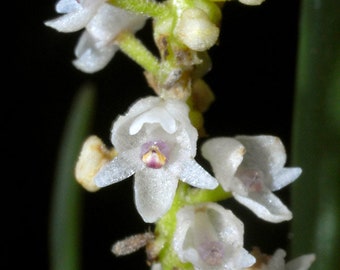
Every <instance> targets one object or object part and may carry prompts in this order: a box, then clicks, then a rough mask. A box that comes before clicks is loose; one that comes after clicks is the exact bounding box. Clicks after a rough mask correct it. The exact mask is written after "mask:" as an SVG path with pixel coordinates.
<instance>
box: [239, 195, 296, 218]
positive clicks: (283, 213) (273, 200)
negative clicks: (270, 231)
mask: <svg viewBox="0 0 340 270" xmlns="http://www.w3.org/2000/svg"><path fill="white" fill-rule="evenodd" d="M233 195H234V198H235V199H236V200H237V201H238V202H240V203H241V204H243V205H245V206H246V207H248V208H249V209H250V210H251V211H253V212H254V213H255V214H256V215H257V216H258V217H259V218H262V219H264V220H266V221H269V222H273V223H278V222H282V221H287V220H290V219H292V213H291V211H290V210H289V209H288V208H287V207H286V206H285V205H284V204H283V203H282V202H281V200H280V199H279V198H278V197H276V196H275V195H274V194H273V193H271V192H269V191H267V192H249V194H248V197H246V196H241V195H239V194H236V193H233Z"/></svg>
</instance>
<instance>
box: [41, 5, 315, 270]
mask: <svg viewBox="0 0 340 270" xmlns="http://www.w3.org/2000/svg"><path fill="white" fill-rule="evenodd" d="M225 2H226V1H215V0H165V1H154V0H59V1H58V2H57V4H56V11H57V12H58V13H60V14H61V15H60V16H59V17H57V18H55V19H52V20H49V21H46V22H45V24H46V25H47V26H49V27H52V28H54V29H56V30H58V31H60V32H76V31H78V30H82V31H83V32H82V34H81V36H80V38H79V41H78V44H77V46H76V48H75V56H76V59H75V60H74V61H73V64H74V66H75V67H76V68H77V69H79V70H81V71H83V72H86V73H93V72H97V71H100V70H102V69H103V68H105V66H106V65H107V64H108V63H109V62H110V61H111V59H112V58H113V57H114V55H115V53H116V52H117V51H118V50H121V51H122V52H123V53H125V54H126V55H127V56H128V57H129V58H131V59H132V60H134V61H135V62H136V63H137V64H139V65H140V66H141V67H142V68H143V69H144V75H145V78H146V81H147V83H148V85H149V87H150V88H152V89H153V91H154V95H150V96H147V97H143V98H139V99H138V100H137V101H136V102H135V103H134V104H132V105H131V106H130V108H128V110H127V112H126V113H124V114H122V115H120V116H118V117H117V118H116V119H115V120H114V122H113V126H112V130H111V142H112V147H107V146H106V145H104V143H103V142H102V140H101V139H100V138H98V137H97V136H95V135H92V136H90V137H88V139H87V140H86V141H85V142H84V144H83V147H82V149H81V152H80V154H79V159H78V161H77V164H76V168H75V177H76V180H77V181H78V182H79V183H80V184H81V185H82V186H83V187H84V188H85V189H86V190H88V191H90V192H95V191H98V190H99V189H100V188H104V187H106V186H108V185H112V184H114V183H118V182H120V181H122V180H125V179H129V178H130V177H132V178H133V181H134V199H135V205H136V208H137V211H138V213H139V214H140V217H141V218H142V219H143V221H144V222H145V223H151V224H154V225H155V228H154V231H153V232H150V231H149V232H146V233H141V234H137V235H132V236H130V237H127V238H125V239H123V240H120V241H118V242H116V243H115V244H114V245H113V246H112V252H113V253H114V254H115V255H117V256H122V255H127V254H130V253H132V252H134V251H137V250H139V249H140V248H143V247H145V249H146V253H147V262H148V265H149V266H150V267H151V268H152V269H154V270H156V269H163V270H172V269H178V270H180V269H181V270H186V269H199V270H208V269H212V270H220V269H221V270H222V269H225V270H232V269H235V270H238V269H263V270H264V269H271V270H274V269H275V270H276V269H277V270H281V269H282V270H283V269H295V270H305V269H308V268H309V267H310V265H311V264H312V262H313V261H314V259H315V256H314V254H307V255H303V256H301V257H299V258H296V259H294V260H292V261H289V262H287V263H286V262H285V259H284V258H285V255H286V252H285V251H284V250H283V249H280V248H278V249H277V251H276V252H275V253H274V254H273V255H266V254H262V253H261V251H259V250H258V249H254V250H252V251H248V250H246V249H245V248H244V224H243V222H242V221H241V220H240V219H239V218H238V217H237V216H236V215H235V214H234V213H233V212H232V211H231V210H230V209H226V208H225V207H223V205H222V203H221V202H223V201H224V200H227V199H229V198H232V197H233V198H235V199H236V200H237V201H238V202H239V203H240V204H242V205H244V206H245V207H247V208H249V209H250V210H251V211H252V212H253V213H254V214H255V215H256V216H257V217H259V218H261V219H263V220H265V221H268V222H272V223H279V222H283V221H289V220H290V219H292V213H291V211H290V210H289V209H288V208H287V206H286V205H285V204H284V203H283V202H282V201H281V200H280V198H278V197H277V196H276V195H275V194H274V192H275V191H277V190H280V189H282V188H283V187H285V186H287V185H289V184H291V183H292V182H293V181H295V180H296V179H297V178H298V177H299V175H300V174H301V172H302V170H301V168H299V167H285V163H286V152H285V148H284V146H283V144H282V142H281V140H280V139H279V138H278V137H275V136H271V135H252V136H247V135H241V136H235V137H212V138H210V137H209V136H207V135H206V133H205V130H204V125H203V123H204V121H203V114H204V112H205V111H206V110H207V109H208V108H209V105H210V104H211V103H212V102H213V101H214V95H213V93H212V91H211V89H210V88H209V86H208V85H207V83H206V82H205V81H204V80H203V77H204V75H205V74H206V73H207V72H208V71H209V70H210V69H211V61H210V58H209V54H208V50H209V49H210V48H211V47H212V46H214V45H215V44H216V43H217V42H218V38H219V33H220V23H221V19H222V8H223V7H224V6H225V5H227V4H226V3H225ZM240 2H241V3H242V4H245V5H260V4H261V3H262V2H263V1H262V0H242V1H241V0H240ZM147 20H152V29H153V38H154V41H155V44H156V46H157V48H158V50H159V55H155V54H154V53H152V52H151V51H150V50H149V49H148V48H147V47H146V46H145V45H144V44H143V42H142V41H141V40H140V39H139V38H137V37H136V32H137V31H139V30H140V29H142V28H143V27H144V25H145V24H146V22H147ZM199 139H200V140H202V141H203V143H202V144H199V142H200V141H199ZM198 145H199V146H200V147H198ZM197 152H199V153H200V154H201V155H202V157H203V158H205V159H206V160H207V161H208V162H209V164H210V165H211V169H207V168H204V166H202V165H201V164H200V163H199V162H198V161H197V160H196V156H197Z"/></svg>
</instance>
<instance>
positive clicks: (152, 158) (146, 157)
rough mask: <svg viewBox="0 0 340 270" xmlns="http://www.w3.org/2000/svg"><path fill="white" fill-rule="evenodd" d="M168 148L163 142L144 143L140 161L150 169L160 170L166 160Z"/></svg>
mask: <svg viewBox="0 0 340 270" xmlns="http://www.w3.org/2000/svg"><path fill="white" fill-rule="evenodd" d="M168 155H169V148H168V146H167V144H166V143H165V142H164V141H160V140H159V141H151V142H147V143H144V144H143V145H142V148H141V159H142V161H143V162H144V163H145V165H146V166H147V167H149V168H152V169H159V168H162V167H163V166H164V165H165V163H166V162H167V160H168Z"/></svg>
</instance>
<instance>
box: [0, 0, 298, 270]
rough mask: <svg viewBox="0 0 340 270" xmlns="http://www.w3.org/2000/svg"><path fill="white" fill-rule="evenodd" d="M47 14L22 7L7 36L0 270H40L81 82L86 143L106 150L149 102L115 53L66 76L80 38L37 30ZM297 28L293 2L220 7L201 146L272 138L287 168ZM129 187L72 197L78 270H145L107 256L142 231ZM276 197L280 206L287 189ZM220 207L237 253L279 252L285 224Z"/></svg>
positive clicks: (44, 6) (133, 260)
mask: <svg viewBox="0 0 340 270" xmlns="http://www.w3.org/2000/svg"><path fill="white" fill-rule="evenodd" d="M17 5H18V4H17ZM54 5H55V1H46V0H44V1H42V0H38V1H34V3H32V2H27V1H26V2H25V3H22V5H21V4H20V9H19V10H20V11H19V14H14V16H15V17H16V16H18V17H19V20H17V21H16V23H15V26H16V27H15V31H13V32H12V34H13V33H14V35H15V52H14V55H15V57H14V58H13V57H11V60H10V61H9V66H10V70H11V73H12V72H14V78H11V84H10V87H9V88H8V89H9V90H7V92H8V94H9V95H7V97H5V96H4V98H3V100H4V101H5V105H4V106H3V108H5V109H6V111H5V113H4V116H5V124H6V125H7V124H8V129H6V131H4V132H3V135H4V139H5V143H4V144H3V146H2V148H3V149H4V150H5V152H3V153H6V155H7V159H8V160H9V161H10V162H9V163H10V165H12V166H8V167H7V168H5V171H7V172H8V171H9V173H7V175H10V176H6V180H4V182H6V183H9V184H10V187H9V189H5V190H4V194H3V197H4V198H7V197H8V196H9V197H10V199H9V200H8V199H6V200H5V203H4V209H5V215H6V224H8V225H9V226H8V230H7V229H6V230H5V239H8V241H6V242H5V252H3V255H4V258H5V260H4V262H5V264H6V263H8V264H9V265H8V266H7V267H6V268H4V269H19V267H23V266H27V267H30V268H34V269H44V270H45V269H46V270H47V269H49V260H48V237H49V232H48V222H49V214H50V212H49V210H50V200H51V192H52V185H53V181H54V169H55V164H56V158H57V154H58V148H59V145H60V141H61V138H62V133H63V129H64V124H65V121H66V119H67V115H68V113H69V109H70V107H71V104H72V102H73V99H74V97H75V96H76V94H77V92H78V89H79V88H80V87H81V86H82V85H83V84H84V83H86V82H91V83H93V84H94V85H95V86H96V88H97V99H96V111H95V121H94V123H93V128H92V133H93V134H96V135H98V136H99V137H101V138H102V139H103V140H104V141H105V142H107V143H109V134H110V128H111V125H112V121H113V120H114V118H115V117H116V116H117V114H119V113H124V112H125V111H126V110H127V108H128V106H129V105H130V104H131V103H132V102H134V101H135V100H136V99H137V98H139V97H143V96H146V95H152V94H153V92H152V90H151V89H150V88H149V87H148V86H147V84H146V82H145V79H144V77H143V74H142V70H141V68H140V67H138V66H137V65H136V64H135V63H134V62H132V61H131V60H130V59H128V58H127V57H126V56H125V55H123V54H122V53H120V52H119V53H117V55H116V56H115V57H114V59H113V60H112V61H111V62H110V64H109V65H108V66H107V67H106V68H105V69H104V70H102V71H100V72H98V73H96V74H92V75H90V74H84V73H81V72H80V71H78V70H76V69H75V68H74V67H73V66H72V64H71V61H72V60H73V59H74V54H73V50H74V47H75V46H76V43H77V40H78V37H79V35H80V32H77V33H70V34H65V33H58V32H56V31H55V30H54V29H52V28H48V27H45V26H44V24H43V22H44V21H46V20H48V19H51V18H54V17H56V16H57V13H56V12H55V10H54ZM298 21H299V1H292V2H289V3H286V2H283V1H274V0H267V1H266V2H265V3H263V4H262V5H261V6H258V7H250V6H245V5H242V4H239V3H238V2H227V3H226V5H225V7H224V8H223V21H222V22H223V25H222V28H221V29H222V30H221V36H220V42H219V45H217V46H215V47H213V48H212V49H211V50H210V55H211V58H212V61H213V68H212V70H211V71H210V73H208V74H207V75H206V76H205V79H206V82H207V83H208V84H209V85H210V86H211V88H212V90H213V91H214V93H215V96H216V101H215V102H214V103H213V104H212V106H211V108H210V110H209V111H208V112H207V113H206V115H205V119H206V124H205V127H206V130H207V132H208V133H209V134H210V135H211V136H217V135H225V136H234V135H237V134H249V135H255V134H271V135H277V136H279V137H280V138H281V139H282V141H283V143H284V144H285V146H286V149H287V152H288V164H289V152H290V136H291V122H292V121H291V120H292V104H293V98H294V83H295V82H294V81H295V63H296V50H297V33H298ZM150 31H151V26H150V24H148V25H147V26H146V27H145V28H144V29H143V30H141V31H140V32H139V33H138V35H140V36H141V37H143V39H144V40H145V43H146V44H148V45H149V46H152V40H151V32H150ZM8 39H10V38H9V37H8ZM6 40H7V39H6ZM5 54H6V53H5ZM6 79H7V78H6ZM6 89H7V88H6ZM6 150H9V151H8V154H7V151H6ZM132 183H133V182H132V181H131V179H129V180H126V181H122V182H120V183H119V184H116V185H112V186H110V187H107V188H105V189H103V190H101V191H100V192H97V193H88V192H86V191H85V190H82V191H81V193H82V198H83V222H82V228H81V231H82V244H81V246H79V249H80V250H81V252H82V254H83V256H84V257H83V260H82V262H83V265H82V269H84V270H90V269H122V268H124V269H135V268H136V267H138V268H139V269H148V267H147V266H146V264H145V263H144V261H145V254H144V252H143V251H142V250H141V251H138V252H136V253H135V254H132V255H129V256H126V257H120V258H116V257H115V256H114V255H112V254H111V253H110V247H111V245H112V243H113V242H115V241H116V240H119V239H122V238H124V237H126V236H128V235H131V234H135V233H140V232H144V231H146V230H147V229H148V228H149V227H150V226H149V225H147V224H144V223H143V222H142V220H141V218H140V217H139V215H138V214H137V212H136V210H135V207H134V205H133V192H132ZM7 193H8V194H7ZM276 194H277V195H278V196H279V197H280V198H281V199H282V200H283V201H284V202H286V203H287V204H288V205H289V188H285V189H284V190H281V191H279V192H277V193H276ZM225 206H226V207H230V208H231V209H232V210H233V211H234V213H235V214H236V215H237V216H238V217H239V218H240V219H241V220H243V221H244V222H245V229H246V232H245V243H246V248H248V249H250V248H251V247H252V246H254V245H258V246H260V247H261V248H262V249H263V250H264V251H265V252H268V253H272V252H273V251H274V250H275V249H276V248H278V247H283V248H285V247H286V245H287V241H288V236H289V222H284V223H281V224H269V223H266V222H263V221H261V220H259V219H257V218H255V217H254V215H253V214H252V213H251V212H249V211H248V210H247V209H245V208H244V207H242V206H239V205H238V204H236V203H234V202H233V201H232V200H230V201H228V202H226V203H225ZM7 221H8V222H7ZM143 267H144V268H143Z"/></svg>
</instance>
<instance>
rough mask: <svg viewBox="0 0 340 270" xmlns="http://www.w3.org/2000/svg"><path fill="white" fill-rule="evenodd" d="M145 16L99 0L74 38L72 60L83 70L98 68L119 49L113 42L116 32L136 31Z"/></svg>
mask: <svg viewBox="0 0 340 270" xmlns="http://www.w3.org/2000/svg"><path fill="white" fill-rule="evenodd" d="M146 19H147V17H146V16H143V15H140V14H135V13H131V12H128V11H125V10H123V9H120V8H117V7H115V6H112V5H110V4H106V3H104V4H102V5H101V6H100V7H99V8H98V10H97V13H96V14H95V16H93V18H92V19H91V20H90V21H89V23H88V24H87V25H86V30H85V31H84V33H83V34H82V36H81V37H80V39H79V41H78V45H77V47H76V49H75V55H76V57H77V59H76V60H74V61H73V64H74V65H75V66H76V67H77V68H78V69H79V70H81V71H83V72H87V73H93V72H96V71H99V70H101V69H102V68H104V67H105V66H106V65H107V64H108V62H109V61H110V60H111V59H112V58H113V56H114V55H115V53H116V52H117V51H118V49H119V47H118V45H117V44H115V38H116V37H117V35H119V34H120V33H121V32H122V31H130V32H133V33H135V32H137V31H138V30H140V29H141V28H142V27H143V26H144V25H145V22H146Z"/></svg>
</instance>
